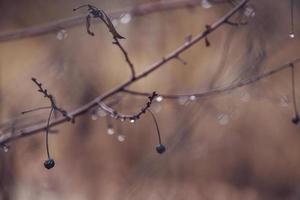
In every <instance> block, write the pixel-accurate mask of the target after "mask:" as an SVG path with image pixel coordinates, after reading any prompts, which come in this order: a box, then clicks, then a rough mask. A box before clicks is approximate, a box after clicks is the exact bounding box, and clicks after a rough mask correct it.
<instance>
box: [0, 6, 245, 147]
mask: <svg viewBox="0 0 300 200" xmlns="http://www.w3.org/2000/svg"><path fill="white" fill-rule="evenodd" d="M248 1H249V0H242V1H241V2H240V3H239V4H238V5H237V6H235V7H234V8H233V9H232V10H231V11H229V12H228V13H227V14H225V15H224V16H223V17H221V18H220V19H219V20H217V21H216V22H215V23H214V24H212V25H211V26H210V29H209V30H205V31H203V32H201V33H199V34H198V35H196V36H195V37H194V38H192V39H191V40H190V41H189V42H185V43H184V44H183V45H182V46H180V47H179V48H177V49H175V50H174V51H173V52H171V53H170V54H169V55H167V56H165V57H164V59H162V60H160V61H158V62H156V63H154V64H153V65H151V66H150V67H149V68H148V69H146V70H145V71H143V72H142V73H140V74H138V75H137V76H136V78H135V79H134V80H132V79H130V80H128V81H126V82H124V83H122V84H120V85H119V86H117V87H115V88H113V89H111V90H109V91H107V92H106V93H104V94H103V95H101V96H98V97H96V98H95V99H94V100H92V101H90V102H88V103H87V104H85V105H83V106H81V107H79V108H77V109H75V110H73V111H71V112H68V117H67V116H61V117H58V118H56V119H54V120H53V121H52V122H51V123H50V124H49V126H47V124H45V123H43V124H36V125H33V126H30V127H27V128H24V129H21V130H16V131H15V132H14V134H13V133H12V132H7V133H5V134H2V135H0V144H5V143H8V142H10V141H12V140H15V139H18V138H22V137H26V136H29V135H32V134H34V133H37V132H40V131H43V130H45V128H47V127H48V128H49V127H52V126H56V125H58V124H61V123H64V122H67V121H69V117H70V118H72V119H75V117H77V116H81V115H83V114H85V113H86V112H88V111H89V110H90V109H91V108H94V107H95V106H98V103H99V102H101V101H103V100H105V99H107V98H109V97H111V96H113V95H115V94H117V93H119V92H121V91H122V90H123V89H125V88H126V87H128V86H130V85H131V84H133V83H135V82H137V81H138V80H140V79H142V78H144V77H146V76H148V75H149V74H151V73H152V72H154V71H156V70H157V69H159V68H160V67H162V66H164V65H165V64H166V63H168V62H169V61H171V60H173V59H176V58H177V57H178V56H179V55H180V54H181V53H183V52H185V51H186V50H188V49H190V48H191V47H192V46H194V45H195V44H197V43H198V42H199V41H201V40H202V39H204V38H205V37H207V35H209V34H210V33H212V32H213V31H215V30H216V29H218V28H219V27H221V26H222V25H223V24H225V21H227V20H228V19H229V18H230V17H231V16H233V15H234V14H235V13H236V12H237V11H239V10H240V9H241V8H243V6H244V5H245V4H246V3H247V2H248Z"/></svg>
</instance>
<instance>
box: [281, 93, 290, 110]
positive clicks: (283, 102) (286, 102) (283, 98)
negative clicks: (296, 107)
mask: <svg viewBox="0 0 300 200" xmlns="http://www.w3.org/2000/svg"><path fill="white" fill-rule="evenodd" d="M279 100H280V105H281V106H282V107H287V106H288V105H289V98H288V97H287V96H285V95H284V96H281V97H280V99H279Z"/></svg>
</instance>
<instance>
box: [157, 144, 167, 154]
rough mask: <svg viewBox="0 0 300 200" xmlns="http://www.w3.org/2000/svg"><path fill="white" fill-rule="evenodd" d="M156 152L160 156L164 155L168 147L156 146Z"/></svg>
mask: <svg viewBox="0 0 300 200" xmlns="http://www.w3.org/2000/svg"><path fill="white" fill-rule="evenodd" d="M156 151H157V153H159V154H162V153H164V152H165V151H166V147H165V146H164V145H163V144H158V145H156Z"/></svg>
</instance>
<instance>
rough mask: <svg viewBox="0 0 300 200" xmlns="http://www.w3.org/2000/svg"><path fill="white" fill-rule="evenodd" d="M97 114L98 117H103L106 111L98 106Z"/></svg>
mask: <svg viewBox="0 0 300 200" xmlns="http://www.w3.org/2000/svg"><path fill="white" fill-rule="evenodd" d="M97 115H98V116H99V117H105V116H106V115H107V114H106V112H105V111H104V110H103V109H101V108H98V110H97Z"/></svg>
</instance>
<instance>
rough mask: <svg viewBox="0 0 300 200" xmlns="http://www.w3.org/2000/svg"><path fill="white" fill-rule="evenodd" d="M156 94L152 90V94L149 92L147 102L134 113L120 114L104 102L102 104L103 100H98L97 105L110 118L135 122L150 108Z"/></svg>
mask: <svg viewBox="0 0 300 200" xmlns="http://www.w3.org/2000/svg"><path fill="white" fill-rule="evenodd" d="M157 96H158V94H157V93H156V92H153V93H152V94H150V95H149V96H148V99H149V100H148V102H147V103H146V105H145V106H144V107H142V108H141V110H140V111H139V112H138V113H136V114H134V115H125V114H121V113H118V112H117V111H115V110H114V109H112V108H111V107H109V106H107V105H106V104H104V103H103V102H99V103H98V105H99V106H100V108H101V109H102V110H103V111H105V112H106V113H108V114H109V115H110V116H111V117H112V118H114V119H119V120H121V121H126V120H129V121H131V122H135V121H136V120H138V119H140V117H141V115H142V114H145V113H146V111H147V110H148V109H149V108H150V106H151V104H152V102H153V100H154V99H155V98H156V97H157Z"/></svg>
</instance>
